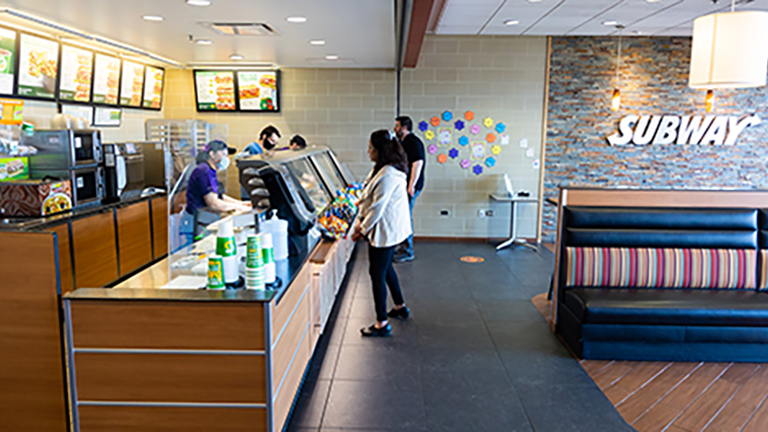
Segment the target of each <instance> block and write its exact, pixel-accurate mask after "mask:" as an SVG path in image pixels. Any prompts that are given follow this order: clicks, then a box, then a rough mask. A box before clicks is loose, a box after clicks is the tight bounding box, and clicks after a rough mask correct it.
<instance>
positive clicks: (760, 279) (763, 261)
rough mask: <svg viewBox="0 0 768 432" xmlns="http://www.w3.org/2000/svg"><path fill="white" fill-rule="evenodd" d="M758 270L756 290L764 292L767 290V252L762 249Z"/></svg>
mask: <svg viewBox="0 0 768 432" xmlns="http://www.w3.org/2000/svg"><path fill="white" fill-rule="evenodd" d="M758 269H759V270H758V274H757V289H758V290H766V289H768V250H765V249H763V250H761V251H760V264H759V267H758Z"/></svg>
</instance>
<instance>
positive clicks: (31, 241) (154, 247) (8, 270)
mask: <svg viewBox="0 0 768 432" xmlns="http://www.w3.org/2000/svg"><path fill="white" fill-rule="evenodd" d="M167 213H168V210H167V198H166V197H165V196H164V195H156V196H151V197H146V198H141V199H136V200H133V201H130V202H123V203H120V204H112V205H105V206H101V205H97V206H92V207H88V208H84V209H77V210H75V211H72V212H69V213H64V214H60V215H55V216H51V217H46V218H28V219H24V220H20V219H4V220H2V223H0V274H1V275H2V278H0V366H2V367H0V383H2V384H1V385H0V387H2V391H0V406H2V407H3V411H2V412H3V415H2V420H0V424H2V427H1V428H0V429H3V430H41V431H43V430H45V431H66V430H67V423H68V414H67V411H68V407H67V398H66V391H65V390H66V385H65V383H66V381H65V366H64V353H65V350H64V345H63V340H64V336H63V333H62V327H61V322H62V321H63V314H62V312H61V307H60V296H61V295H62V294H65V293H67V292H69V291H72V290H73V289H74V288H76V287H84V286H106V285H108V284H110V283H113V282H115V281H117V280H119V279H120V278H122V277H125V276H127V275H130V274H131V273H132V272H135V271H136V270H138V269H140V268H142V267H145V266H147V265H149V264H151V263H152V262H153V261H154V260H156V259H159V258H162V257H163V256H165V255H166V254H167V244H168V228H167V220H168V216H167Z"/></svg>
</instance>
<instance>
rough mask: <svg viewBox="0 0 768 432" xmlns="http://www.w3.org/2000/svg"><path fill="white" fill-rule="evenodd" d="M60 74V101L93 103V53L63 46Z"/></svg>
mask: <svg viewBox="0 0 768 432" xmlns="http://www.w3.org/2000/svg"><path fill="white" fill-rule="evenodd" d="M60 73H61V82H60V83H59V99H61V100H63V101H73V102H90V101H91V84H92V81H93V80H92V79H91V78H92V74H93V53H92V52H90V51H88V50H84V49H80V48H75V47H71V46H67V45H63V46H62V47H61V72H60Z"/></svg>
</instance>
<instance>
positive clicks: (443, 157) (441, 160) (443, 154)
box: [437, 153, 448, 164]
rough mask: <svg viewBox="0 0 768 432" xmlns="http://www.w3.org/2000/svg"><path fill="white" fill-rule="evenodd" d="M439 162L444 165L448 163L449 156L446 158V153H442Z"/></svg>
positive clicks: (438, 156) (438, 158) (438, 157)
mask: <svg viewBox="0 0 768 432" xmlns="http://www.w3.org/2000/svg"><path fill="white" fill-rule="evenodd" d="M437 161H438V162H440V163H441V164H444V163H445V162H446V161H448V156H446V155H445V153H440V154H439V155H437Z"/></svg>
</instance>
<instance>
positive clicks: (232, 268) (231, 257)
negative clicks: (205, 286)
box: [216, 218, 240, 284]
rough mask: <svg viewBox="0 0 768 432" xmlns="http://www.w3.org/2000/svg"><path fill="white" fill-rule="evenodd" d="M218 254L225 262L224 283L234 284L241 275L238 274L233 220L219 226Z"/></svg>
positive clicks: (225, 221)
mask: <svg viewBox="0 0 768 432" xmlns="http://www.w3.org/2000/svg"><path fill="white" fill-rule="evenodd" d="M216 254H217V255H221V257H222V259H223V261H224V282H226V283H228V284H233V283H236V282H237V279H238V278H239V277H240V275H239V274H238V272H237V243H236V242H235V229H234V225H233V223H232V219H231V218H229V219H226V220H224V221H222V222H221V223H220V224H219V232H218V236H217V238H216Z"/></svg>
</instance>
